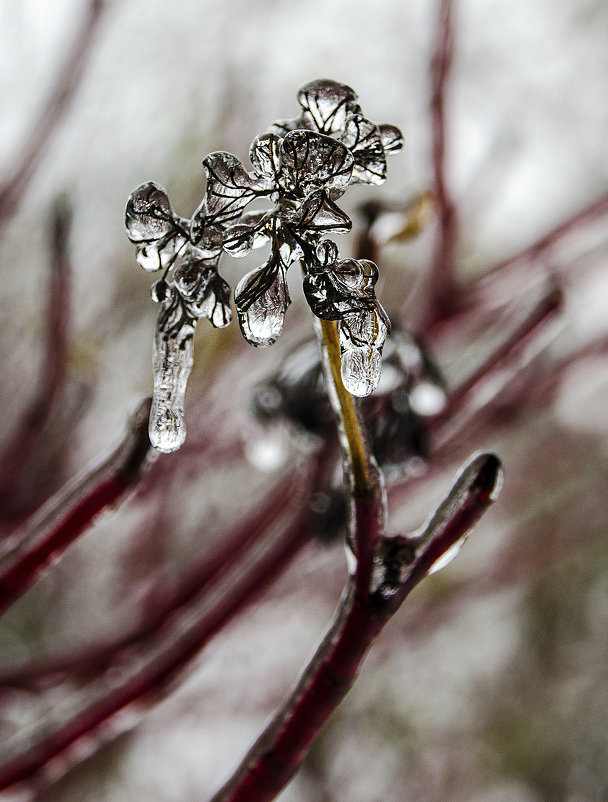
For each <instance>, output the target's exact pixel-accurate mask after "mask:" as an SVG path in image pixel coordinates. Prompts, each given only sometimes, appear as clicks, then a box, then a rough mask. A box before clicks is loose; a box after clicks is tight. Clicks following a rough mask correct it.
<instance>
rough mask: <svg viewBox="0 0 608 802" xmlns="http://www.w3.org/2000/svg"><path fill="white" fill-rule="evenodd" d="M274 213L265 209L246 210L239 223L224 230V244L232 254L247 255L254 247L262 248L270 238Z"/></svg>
mask: <svg viewBox="0 0 608 802" xmlns="http://www.w3.org/2000/svg"><path fill="white" fill-rule="evenodd" d="M271 224H272V214H271V213H269V212H267V211H265V210H261V211H255V212H245V214H244V215H243V216H242V217H241V220H240V222H239V223H236V225H233V226H229V227H228V228H227V229H226V231H225V232H224V235H223V238H222V245H223V248H224V250H225V251H226V252H227V253H229V254H230V255H231V256H235V257H237V258H240V257H241V256H246V255H247V254H248V253H249V252H250V251H251V249H252V248H260V247H261V246H262V245H265V244H266V243H267V242H268V241H269V240H270V231H269V229H270V228H271Z"/></svg>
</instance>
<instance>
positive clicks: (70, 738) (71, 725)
mask: <svg viewBox="0 0 608 802" xmlns="http://www.w3.org/2000/svg"><path fill="white" fill-rule="evenodd" d="M309 534H310V533H309V532H308V527H307V526H305V525H303V524H302V522H301V520H300V519H299V518H298V517H296V519H295V521H294V522H293V523H292V524H291V526H289V527H288V529H287V531H282V532H280V533H279V534H277V535H275V536H274V537H273V538H271V539H270V541H269V542H267V543H265V544H264V545H263V547H262V548H261V550H260V549H258V548H256V547H255V546H254V548H253V549H249V550H248V552H247V553H246V554H245V555H244V556H243V558H242V559H240V560H238V561H237V562H236V563H235V564H234V565H233V566H232V569H233V570H232V571H231V572H230V573H228V574H223V575H222V577H220V578H219V580H218V582H217V583H216V585H215V586H214V588H213V589H212V593H209V592H208V590H207V589H205V590H204V593H203V594H202V596H203V598H197V599H195V600H193V604H192V605H186V606H185V608H184V609H183V610H182V611H180V612H179V613H178V614H176V615H174V616H171V617H170V618H169V619H168V620H167V622H166V624H165V626H164V628H163V629H164V632H161V633H160V635H161V636H163V635H164V640H163V641H162V642H161V643H160V645H158V637H156V636H155V637H153V638H151V639H150V642H149V643H148V644H147V648H148V651H149V655H148V659H147V660H145V659H143V660H142V658H141V653H139V655H140V656H139V657H138V660H137V664H138V665H139V666H140V668H139V670H138V671H137V672H136V673H134V674H131V675H130V676H128V677H127V679H126V680H125V681H124V682H122V683H120V684H118V685H116V686H114V687H112V686H111V685H110V687H106V686H105V685H104V684H103V680H102V682H101V685H102V687H101V689H100V693H99V696H100V698H99V699H97V700H96V701H94V702H92V703H91V704H90V705H88V706H83V708H82V709H81V710H80V712H79V713H77V714H76V715H74V716H73V717H71V718H70V719H69V721H67V723H65V724H64V725H63V726H60V727H59V728H58V729H57V730H55V731H54V732H52V733H51V734H50V735H44V736H43V738H42V739H41V740H40V741H39V742H38V743H36V744H34V745H33V746H32V747H31V748H30V749H29V750H28V751H27V752H26V753H24V754H21V755H19V756H18V757H16V758H14V759H12V760H10V761H9V762H8V763H7V764H6V765H5V766H4V768H1V769H0V789H3V788H7V787H8V786H10V785H13V784H15V783H17V782H20V781H22V780H25V779H27V778H28V777H30V776H32V775H33V774H34V773H35V772H36V771H39V770H40V769H41V768H43V767H44V766H45V765H46V764H47V763H48V762H49V761H50V760H51V759H52V758H54V757H55V756H57V755H58V754H60V753H61V752H63V751H64V750H66V749H67V748H68V747H69V746H70V745H71V744H72V743H74V741H76V740H77V739H78V738H80V737H82V736H83V735H85V734H88V733H91V732H92V731H94V730H95V729H96V728H97V727H99V725H100V724H102V723H103V722H105V721H107V720H108V719H109V718H110V717H111V716H113V715H114V714H115V713H117V712H118V711H119V710H121V709H123V708H124V707H126V706H127V705H130V704H132V703H134V702H136V701H142V699H143V698H144V697H146V696H147V695H149V694H152V693H153V694H154V696H155V698H156V695H157V694H160V693H162V692H164V691H166V689H167V684H168V683H169V682H170V681H171V680H172V679H174V678H175V676H176V675H177V673H178V672H179V671H181V670H182V669H183V668H184V667H185V666H186V665H187V664H188V662H189V661H190V660H191V659H192V658H193V657H194V656H195V655H197V654H198V653H199V651H200V650H201V648H202V647H203V646H204V645H205V644H206V643H207V642H208V641H209V640H210V639H211V638H212V637H213V635H215V634H216V633H217V632H218V631H220V630H221V629H222V628H223V627H225V626H226V624H227V623H228V622H229V621H230V620H231V619H232V617H233V616H234V615H235V614H236V613H239V612H242V611H243V608H244V607H245V606H246V605H247V604H249V603H251V602H252V601H253V600H255V599H256V598H257V597H258V596H259V595H260V594H261V593H262V592H263V590H264V589H265V588H267V587H268V585H269V584H270V582H272V581H273V580H274V579H275V578H276V576H277V575H279V574H280V573H281V572H282V571H283V570H284V569H285V568H286V567H287V566H288V565H289V563H290V561H291V559H292V558H293V557H294V556H295V555H296V554H297V553H298V551H299V550H300V549H301V548H302V547H303V546H304V545H305V544H306V543H307V542H308V539H309ZM252 552H253V553H252ZM197 604H198V605H200V608H201V611H202V612H199V613H198V615H193V611H194V612H196V605H197ZM182 612H183V616H181V615H180V614H181V613H182ZM193 619H194V620H193ZM142 662H143V665H142ZM93 695H94V694H93Z"/></svg>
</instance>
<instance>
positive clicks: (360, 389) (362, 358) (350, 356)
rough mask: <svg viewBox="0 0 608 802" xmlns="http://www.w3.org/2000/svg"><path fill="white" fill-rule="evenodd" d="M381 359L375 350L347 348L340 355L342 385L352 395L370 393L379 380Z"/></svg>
mask: <svg viewBox="0 0 608 802" xmlns="http://www.w3.org/2000/svg"><path fill="white" fill-rule="evenodd" d="M381 364H382V359H381V356H380V351H379V350H378V349H377V348H370V347H368V346H366V347H363V348H349V349H348V350H346V351H344V352H343V354H342V383H343V384H344V387H345V388H346V390H348V392H349V393H351V394H352V395H356V396H359V397H363V396H366V395H369V394H370V393H372V392H373V391H374V390H375V389H376V386H377V385H378V380H379V379H380V368H381Z"/></svg>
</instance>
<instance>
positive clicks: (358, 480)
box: [319, 320, 373, 496]
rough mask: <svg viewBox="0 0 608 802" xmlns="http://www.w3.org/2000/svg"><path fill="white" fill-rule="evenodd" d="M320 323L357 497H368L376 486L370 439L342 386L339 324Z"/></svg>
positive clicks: (352, 402)
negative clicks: (373, 479) (371, 460)
mask: <svg viewBox="0 0 608 802" xmlns="http://www.w3.org/2000/svg"><path fill="white" fill-rule="evenodd" d="M319 322H320V324H321V332H322V334H323V340H324V341H325V347H326V348H327V357H328V361H329V366H330V369H331V378H332V380H333V385H334V389H335V391H336V396H337V398H338V403H339V405H340V413H341V418H342V427H343V430H344V435H345V437H346V443H347V448H348V458H349V461H350V465H351V469H352V472H353V478H354V482H355V486H354V488H353V489H354V492H355V495H356V496H363V495H368V494H369V492H370V491H371V490H372V489H373V483H372V481H371V477H370V474H369V465H368V459H367V448H366V439H367V438H366V434H365V433H364V430H363V429H362V427H361V423H360V421H359V416H358V414H357V410H356V408H355V402H354V400H353V397H352V395H351V394H350V393H349V392H348V391H347V390H346V389H345V388H344V385H343V384H342V374H341V373H340V364H341V362H340V342H339V340H338V332H337V330H336V324H335V323H334V322H333V321H331V320H321V321H319Z"/></svg>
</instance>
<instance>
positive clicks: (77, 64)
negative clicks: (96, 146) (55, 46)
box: [0, 0, 105, 227]
mask: <svg viewBox="0 0 608 802" xmlns="http://www.w3.org/2000/svg"><path fill="white" fill-rule="evenodd" d="M104 5H105V2H104V0H91V2H90V3H89V7H88V9H87V12H86V14H85V17H84V19H83V21H82V25H81V27H80V30H79V31H78V33H77V35H76V38H75V41H74V44H73V46H72V50H71V52H70V54H69V55H68V58H67V60H66V62H65V64H64V65H63V68H62V69H61V70H60V72H59V74H58V76H57V80H56V83H55V86H54V88H53V90H52V91H51V94H50V96H49V98H48V99H47V102H46V103H45V105H44V108H43V109H42V111H41V113H40V116H39V117H38V119H37V121H36V123H35V125H33V127H32V129H31V133H30V136H29V137H28V138H27V139H26V141H25V144H24V145H23V148H22V150H21V153H20V154H19V155H18V156H16V157H15V159H14V163H15V167H14V168H13V170H12V172H11V173H9V175H8V176H7V177H6V178H5V179H4V182H3V184H2V185H1V186H0V227H1V226H2V225H3V224H4V223H6V222H7V221H8V219H9V218H10V216H11V215H12V214H13V213H14V212H15V210H16V209H17V206H18V204H19V201H20V200H21V198H22V197H23V194H24V192H25V190H26V189H27V187H28V184H29V182H30V180H31V178H32V176H33V174H34V172H35V170H36V167H37V166H38V164H39V162H40V160H41V158H42V155H43V153H44V151H45V149H46V147H47V146H48V143H49V141H50V139H51V136H52V134H53V132H54V131H55V129H56V127H57V125H58V123H59V122H60V121H61V119H62V116H63V114H64V112H65V111H66V109H67V107H68V105H69V103H70V101H71V100H72V98H73V96H74V94H75V92H76V90H77V88H78V86H79V84H80V80H81V78H82V75H83V73H84V68H85V65H86V61H87V58H88V56H89V53H90V51H91V45H92V43H93V40H94V34H95V29H96V27H97V23H98V21H99V18H100V16H101V12H102V10H103V7H104Z"/></svg>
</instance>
